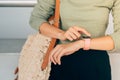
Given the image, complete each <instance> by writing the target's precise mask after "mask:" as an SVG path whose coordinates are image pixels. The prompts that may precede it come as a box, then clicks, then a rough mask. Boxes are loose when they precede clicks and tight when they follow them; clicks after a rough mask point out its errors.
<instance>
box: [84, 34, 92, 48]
mask: <svg viewBox="0 0 120 80" xmlns="http://www.w3.org/2000/svg"><path fill="white" fill-rule="evenodd" d="M83 40H84V47H83V50H89V49H90V41H91V37H90V36H83Z"/></svg>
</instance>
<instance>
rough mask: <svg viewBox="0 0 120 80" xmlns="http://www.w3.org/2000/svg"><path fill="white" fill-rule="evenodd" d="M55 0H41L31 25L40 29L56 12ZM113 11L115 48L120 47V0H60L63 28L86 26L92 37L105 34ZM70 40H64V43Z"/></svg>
mask: <svg viewBox="0 0 120 80" xmlns="http://www.w3.org/2000/svg"><path fill="white" fill-rule="evenodd" d="M54 8H55V0H39V2H38V4H36V5H35V7H34V10H33V12H32V14H31V17H30V25H31V26H32V27H33V28H35V29H37V30H38V29H39V27H40V25H41V24H42V23H43V22H47V19H48V18H49V17H50V16H51V15H52V14H53V13H54ZM110 11H112V15H113V22H114V33H112V34H110V36H111V37H112V39H113V40H114V43H115V49H114V50H118V49H120V42H119V41H120V0H60V17H61V29H63V30H67V29H68V28H69V27H71V26H79V27H83V28H85V29H86V30H87V31H89V32H90V33H91V34H92V38H95V37H101V36H105V31H106V28H107V26H108V20H109V13H110ZM64 42H65V43H66V42H68V41H62V43H64Z"/></svg>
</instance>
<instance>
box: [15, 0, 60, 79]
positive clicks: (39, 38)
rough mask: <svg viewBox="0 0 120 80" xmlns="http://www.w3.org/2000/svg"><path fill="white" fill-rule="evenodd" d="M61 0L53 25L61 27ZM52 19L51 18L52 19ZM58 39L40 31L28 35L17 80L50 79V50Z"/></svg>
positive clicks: (57, 3) (57, 5) (57, 2)
mask: <svg viewBox="0 0 120 80" xmlns="http://www.w3.org/2000/svg"><path fill="white" fill-rule="evenodd" d="M59 6H60V2H59V0H56V9H55V16H54V17H52V18H51V19H52V22H54V23H53V25H54V26H55V27H57V28H59ZM50 21H51V20H50ZM55 43H56V39H54V38H49V37H46V36H44V35H42V34H40V33H37V34H34V35H30V36H28V38H27V40H26V42H25V44H24V46H23V48H22V50H21V53H20V58H19V64H18V68H16V70H15V74H16V73H18V77H17V78H16V80H48V78H49V73H50V70H51V63H48V61H49V55H50V54H49V52H50V51H51V50H52V49H53V47H54V45H55ZM18 69H19V71H18Z"/></svg>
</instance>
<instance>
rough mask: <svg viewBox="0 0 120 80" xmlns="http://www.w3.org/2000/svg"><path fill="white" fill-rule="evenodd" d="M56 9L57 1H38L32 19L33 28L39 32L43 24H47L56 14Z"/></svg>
mask: <svg viewBox="0 0 120 80" xmlns="http://www.w3.org/2000/svg"><path fill="white" fill-rule="evenodd" d="M54 8H55V0H38V3H37V4H36V5H35V7H34V9H33V11H32V14H31V17H30V21H29V23H30V25H31V27H33V28H34V29H36V30H39V27H40V26H41V24H42V23H44V22H47V19H48V18H49V17H50V16H51V15H52V14H53V13H54Z"/></svg>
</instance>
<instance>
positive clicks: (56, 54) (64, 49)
mask: <svg viewBox="0 0 120 80" xmlns="http://www.w3.org/2000/svg"><path fill="white" fill-rule="evenodd" d="M83 45H84V44H83V41H82V40H79V41H76V42H72V43H67V44H59V45H57V46H56V47H55V48H54V49H53V50H52V51H51V53H50V61H51V62H53V63H54V64H59V65H60V64H61V61H60V59H61V57H62V56H65V55H70V54H73V53H74V52H76V51H78V50H79V49H80V48H82V47H83Z"/></svg>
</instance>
